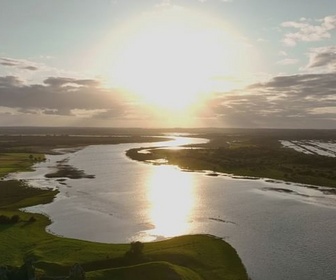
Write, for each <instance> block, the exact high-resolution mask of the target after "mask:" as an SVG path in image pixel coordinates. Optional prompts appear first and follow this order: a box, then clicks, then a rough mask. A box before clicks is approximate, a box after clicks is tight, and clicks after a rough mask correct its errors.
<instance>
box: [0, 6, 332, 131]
mask: <svg viewBox="0 0 336 280" xmlns="http://www.w3.org/2000/svg"><path fill="white" fill-rule="evenodd" d="M0 9H1V10H2V11H6V13H4V15H3V16H2V17H1V18H0V39H1V41H2V42H4V43H3V44H2V46H0V127H18V126H21V127H97V128H110V127H112V128H119V129H120V128H128V129H131V128H134V129H135V128H151V129H174V128H177V127H178V128H179V129H191V128H195V129H211V128H216V129H314V130H320V129H323V130H324V129H332V130H333V129H336V97H335V96H336V95H335V94H336V14H335V13H332V12H330V11H335V10H336V3H333V2H332V1H329V0H322V1H317V0H313V1H310V3H309V5H307V4H306V2H305V1H304V0H294V1H291V2H289V3H281V2H279V3H278V2H272V3H269V1H266V0H260V1H250V0H227V1H220V0H212V1H204V0H202V1H201V0H193V1H186V0H182V1H174V0H171V1H169V0H146V1H141V3H139V2H138V1H135V0H126V1H122V2H120V1H101V2H99V3H97V2H96V3H95V2H93V1H92V0H86V1H79V0H76V1H71V2H69V1H65V0H61V1H57V2H45V1H43V0H36V1H30V0H28V1H21V0H17V1H3V2H1V3H0ZM23 27H24V28H23Z"/></svg>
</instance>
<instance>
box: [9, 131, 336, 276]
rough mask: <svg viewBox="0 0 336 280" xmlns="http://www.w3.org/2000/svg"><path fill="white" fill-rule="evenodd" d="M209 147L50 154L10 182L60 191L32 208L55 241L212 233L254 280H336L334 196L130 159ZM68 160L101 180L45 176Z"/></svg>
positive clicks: (121, 147) (125, 146)
mask: <svg viewBox="0 0 336 280" xmlns="http://www.w3.org/2000/svg"><path fill="white" fill-rule="evenodd" d="M201 142H204V139H195V138H187V137H183V138H181V137H180V138H176V140H174V141H170V142H162V143H155V144H153V143H149V144H144V143H141V144H137V143H136V144H134V143H133V144H119V145H96V146H88V147H85V148H83V149H80V150H78V151H76V152H71V153H70V152H66V151H64V153H63V154H60V155H48V156H47V161H46V162H43V163H38V164H36V165H35V171H33V172H24V173H17V174H11V175H10V176H9V178H15V179H24V180H27V181H29V183H30V184H31V185H33V186H35V187H41V188H44V187H55V188H58V189H59V190H60V193H59V194H58V195H57V197H56V199H55V200H54V202H52V203H50V204H47V205H39V206H35V207H31V208H28V209H27V211H32V212H40V213H44V214H46V215H48V216H49V217H50V218H51V220H52V224H51V225H50V226H49V227H48V231H50V232H52V233H54V234H57V235H62V236H65V237H71V238H77V239H83V240H90V241H97V242H108V243H124V242H130V241H133V240H141V241H155V240H160V239H164V238H169V237H172V236H176V235H182V234H193V233H205V234H212V235H216V236H218V237H222V238H223V239H224V240H226V241H227V242H229V243H230V244H231V245H232V246H233V247H235V249H236V250H237V251H238V254H239V256H240V257H241V259H242V261H243V263H244V265H245V266H246V268H247V271H248V273H249V276H250V277H251V279H252V280H270V279H272V280H284V279H295V280H296V279H300V280H303V279H305V280H306V279H307V280H308V279H311V280H313V279H314V280H332V279H335V278H336V266H335V260H336V221H335V217H336V196H335V195H327V194H324V193H322V192H321V191H319V190H316V189H310V188H306V187H304V186H300V185H297V184H288V183H285V182H270V181H267V180H263V179H258V180H253V179H240V178H238V179H237V178H232V177H231V176H227V175H225V174H221V175H220V176H218V177H213V176H208V175H209V174H208V172H186V171H182V170H180V169H179V168H177V167H175V166H168V165H152V164H146V163H143V162H136V161H132V160H130V159H129V158H127V157H126V156H125V152H126V151H127V150H128V149H130V148H136V147H146V146H147V147H150V146H161V145H165V146H167V145H168V146H173V147H175V146H178V145H179V144H186V143H201ZM62 160H63V161H64V160H65V161H67V164H69V165H71V166H74V167H76V168H79V169H81V170H84V171H85V173H86V174H89V175H95V178H94V179H88V178H83V179H66V180H65V181H63V182H61V181H58V180H57V179H47V178H45V177H44V175H45V174H46V173H50V172H51V170H53V169H55V168H56V166H57V162H59V161H62ZM282 189H287V190H290V191H292V192H284V191H281V190H282Z"/></svg>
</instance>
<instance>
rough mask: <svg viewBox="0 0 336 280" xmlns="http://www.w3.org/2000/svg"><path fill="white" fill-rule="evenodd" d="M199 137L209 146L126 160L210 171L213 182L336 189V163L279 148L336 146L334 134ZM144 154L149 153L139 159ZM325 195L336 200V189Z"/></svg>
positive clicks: (133, 154)
mask: <svg viewBox="0 0 336 280" xmlns="http://www.w3.org/2000/svg"><path fill="white" fill-rule="evenodd" d="M197 137H201V138H207V139H209V142H208V143H206V144H200V145H193V146H186V147H185V148H184V149H162V148H150V147H144V148H140V149H131V150H129V151H127V156H129V157H130V158H132V159H134V160H138V161H145V162H152V163H155V164H171V165H177V166H179V167H180V168H181V169H184V170H188V171H204V170H209V171H212V173H209V175H210V176H216V175H218V173H226V174H230V175H231V176H242V177H245V178H248V179H253V178H266V179H269V180H281V181H286V182H294V183H300V184H305V185H307V187H313V188H314V186H315V187H316V188H317V187H332V188H336V169H335V166H336V157H327V156H322V155H319V154H318V153H311V154H305V153H302V152H298V151H296V150H294V149H292V148H288V147H284V146H283V145H282V144H281V142H280V141H281V140H286V141H294V142H296V141H299V142H300V141H321V142H333V143H336V131H335V130H271V129H261V130H257V129H253V130H252V129H251V130H248V129H245V130H244V129H232V130H227V131H226V132H214V133H210V132H207V133H205V134H198V135H197ZM144 149H145V150H146V153H141V152H140V153H139V151H141V150H144ZM324 191H325V192H326V193H331V194H336V189H335V190H328V189H325V190H324Z"/></svg>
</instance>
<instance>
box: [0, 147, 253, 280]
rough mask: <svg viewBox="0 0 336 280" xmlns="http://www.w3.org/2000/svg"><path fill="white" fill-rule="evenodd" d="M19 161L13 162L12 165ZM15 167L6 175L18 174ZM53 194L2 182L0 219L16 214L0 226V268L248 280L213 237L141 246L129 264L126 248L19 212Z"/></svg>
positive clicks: (237, 262) (27, 161) (93, 275)
mask: <svg viewBox="0 0 336 280" xmlns="http://www.w3.org/2000/svg"><path fill="white" fill-rule="evenodd" d="M28 147H29V146H26V148H28ZM34 149H36V150H38V147H36V146H34ZM29 151H30V150H29ZM6 154H7V153H5V155H6ZM8 154H10V152H9V153H8ZM8 154H7V155H8ZM3 155H4V154H3ZM20 158H21V157H18V158H17V159H18V160H19V159H20ZM20 160H23V161H24V163H25V170H26V169H27V168H28V167H29V165H30V166H31V165H32V164H33V163H34V161H32V160H30V157H29V156H28V157H27V158H26V155H25V156H24V157H22V158H21V159H20ZM18 162H19V161H18ZM18 162H15V160H13V162H12V163H13V166H16V163H18ZM18 166H19V167H18V168H17V169H15V168H14V169H10V171H11V172H13V171H21V170H22V169H21V167H20V164H19V165H18ZM1 167H2V168H4V169H3V170H5V168H6V163H5V162H2V166H1ZM3 174H6V172H4V173H3ZM55 195H57V191H56V190H40V189H32V188H30V187H28V186H27V185H26V184H25V183H24V182H20V181H4V180H2V181H0V215H3V216H6V217H13V216H18V220H17V221H16V222H15V223H11V224H0V240H1V242H0V251H1V252H5V253H3V254H1V255H0V264H1V265H11V266H20V265H22V260H24V259H28V258H29V259H32V260H33V261H34V265H35V267H36V268H37V269H38V274H40V275H51V276H60V275H67V274H68V272H69V269H70V267H71V266H72V265H73V264H74V263H80V264H81V266H82V267H83V269H84V270H85V271H86V278H87V279H111V278H114V277H119V278H121V279H247V273H246V270H245V268H244V266H243V264H242V262H241V260H240V258H239V257H238V255H237V253H236V251H235V250H234V249H233V248H232V247H231V246H230V245H229V244H228V243H226V242H225V241H223V240H221V239H218V238H216V237H214V236H209V235H190V236H181V237H176V238H172V239H169V240H165V241H160V242H153V243H144V248H143V252H142V255H141V256H142V257H141V258H139V259H136V260H134V259H132V260H130V259H127V258H125V254H126V252H127V251H129V250H130V245H129V244H103V243H94V242H87V241H80V240H76V239H69V238H63V237H59V236H54V235H52V234H50V233H47V232H46V231H45V228H46V227H47V226H48V225H49V224H50V223H51V221H50V220H49V219H48V217H46V216H43V215H41V214H31V213H27V212H24V211H22V210H20V209H22V208H24V207H28V206H32V205H37V204H43V203H49V202H50V201H52V200H53V199H54V197H55ZM83 226H85V225H83ZM79 230H80V229H79ZM111 234H113V232H111Z"/></svg>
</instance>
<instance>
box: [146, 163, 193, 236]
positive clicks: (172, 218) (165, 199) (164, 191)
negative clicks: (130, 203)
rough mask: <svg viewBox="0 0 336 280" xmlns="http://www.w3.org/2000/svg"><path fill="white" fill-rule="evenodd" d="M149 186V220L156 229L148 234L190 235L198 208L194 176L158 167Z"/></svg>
mask: <svg viewBox="0 0 336 280" xmlns="http://www.w3.org/2000/svg"><path fill="white" fill-rule="evenodd" d="M147 185H148V192H147V193H148V200H149V205H150V207H149V216H150V220H151V223H152V224H153V226H154V229H153V230H150V231H149V232H148V234H150V235H152V236H162V237H172V236H176V235H181V234H186V233H188V230H189V227H190V217H191V215H192V211H193V208H194V205H195V194H194V187H195V182H194V176H193V174H192V173H186V172H181V171H180V170H178V169H177V168H176V167H173V166H157V167H156V168H154V169H153V174H152V175H151V176H150V177H149V179H148V184H147Z"/></svg>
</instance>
